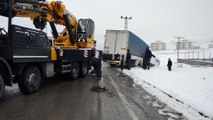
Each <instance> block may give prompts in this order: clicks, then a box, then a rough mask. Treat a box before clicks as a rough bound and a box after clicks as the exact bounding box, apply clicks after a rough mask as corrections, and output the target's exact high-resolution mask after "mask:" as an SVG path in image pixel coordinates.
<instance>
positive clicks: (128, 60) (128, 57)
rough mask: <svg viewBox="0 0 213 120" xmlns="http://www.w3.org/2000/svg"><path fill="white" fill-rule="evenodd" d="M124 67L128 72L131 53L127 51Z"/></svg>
mask: <svg viewBox="0 0 213 120" xmlns="http://www.w3.org/2000/svg"><path fill="white" fill-rule="evenodd" d="M126 65H127V68H128V70H130V69H131V53H130V50H129V49H128V50H127V54H126Z"/></svg>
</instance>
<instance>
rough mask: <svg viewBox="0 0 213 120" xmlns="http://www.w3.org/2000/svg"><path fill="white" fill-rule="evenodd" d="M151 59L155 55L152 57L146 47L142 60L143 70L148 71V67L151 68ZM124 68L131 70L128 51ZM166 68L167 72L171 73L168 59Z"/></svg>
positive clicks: (128, 51) (170, 64) (170, 63)
mask: <svg viewBox="0 0 213 120" xmlns="http://www.w3.org/2000/svg"><path fill="white" fill-rule="evenodd" d="M151 57H154V58H155V55H153V54H152V52H151V51H150V50H149V48H148V47H147V48H146V51H145V55H144V58H143V66H142V67H143V69H148V70H149V69H150V66H151V64H150V60H151ZM126 66H127V69H128V70H130V69H131V53H130V50H129V49H128V50H127V54H126ZM167 67H168V70H169V71H171V69H172V61H171V59H170V58H169V59H168V63H167Z"/></svg>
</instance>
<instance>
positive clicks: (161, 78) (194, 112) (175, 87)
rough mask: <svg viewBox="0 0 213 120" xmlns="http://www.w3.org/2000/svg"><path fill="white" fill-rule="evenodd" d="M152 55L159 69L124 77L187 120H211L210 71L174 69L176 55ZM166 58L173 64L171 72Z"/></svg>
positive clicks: (212, 76) (212, 91)
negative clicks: (130, 79) (130, 78)
mask: <svg viewBox="0 0 213 120" xmlns="http://www.w3.org/2000/svg"><path fill="white" fill-rule="evenodd" d="M154 54H155V55H156V56H157V58H159V59H160V65H159V66H157V67H153V68H151V69H150V70H143V69H142V68H140V67H135V68H132V69H131V70H129V71H128V70H124V73H125V74H127V75H129V76H130V77H132V78H133V79H134V81H135V83H136V84H140V85H141V86H142V87H144V88H145V89H146V90H147V91H148V92H150V93H151V94H153V95H155V96H156V97H158V98H159V99H160V100H161V101H163V102H165V103H166V104H168V105H169V106H170V107H172V108H173V109H175V110H177V111H179V112H181V113H183V114H184V115H185V116H186V117H188V118H189V119H190V120H213V67H195V66H190V65H186V64H180V63H179V64H178V65H177V62H176V59H177V56H176V52H171V51H169V52H156V53H154ZM168 58H171V60H172V61H173V68H172V71H168V70H167V66H166V65H167V61H168ZM177 66H178V67H177Z"/></svg>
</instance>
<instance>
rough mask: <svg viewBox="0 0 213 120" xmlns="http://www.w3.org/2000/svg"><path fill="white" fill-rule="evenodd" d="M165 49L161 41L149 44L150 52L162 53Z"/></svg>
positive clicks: (164, 44)
mask: <svg viewBox="0 0 213 120" xmlns="http://www.w3.org/2000/svg"><path fill="white" fill-rule="evenodd" d="M165 49H166V43H164V42H162V41H159V40H158V41H156V42H153V43H151V50H152V51H162V50H165Z"/></svg>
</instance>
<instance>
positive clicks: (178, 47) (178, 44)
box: [174, 37, 184, 66]
mask: <svg viewBox="0 0 213 120" xmlns="http://www.w3.org/2000/svg"><path fill="white" fill-rule="evenodd" d="M174 38H177V39H178V42H177V46H176V47H177V48H176V49H177V66H178V59H179V49H180V39H183V38H184V37H174Z"/></svg>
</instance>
